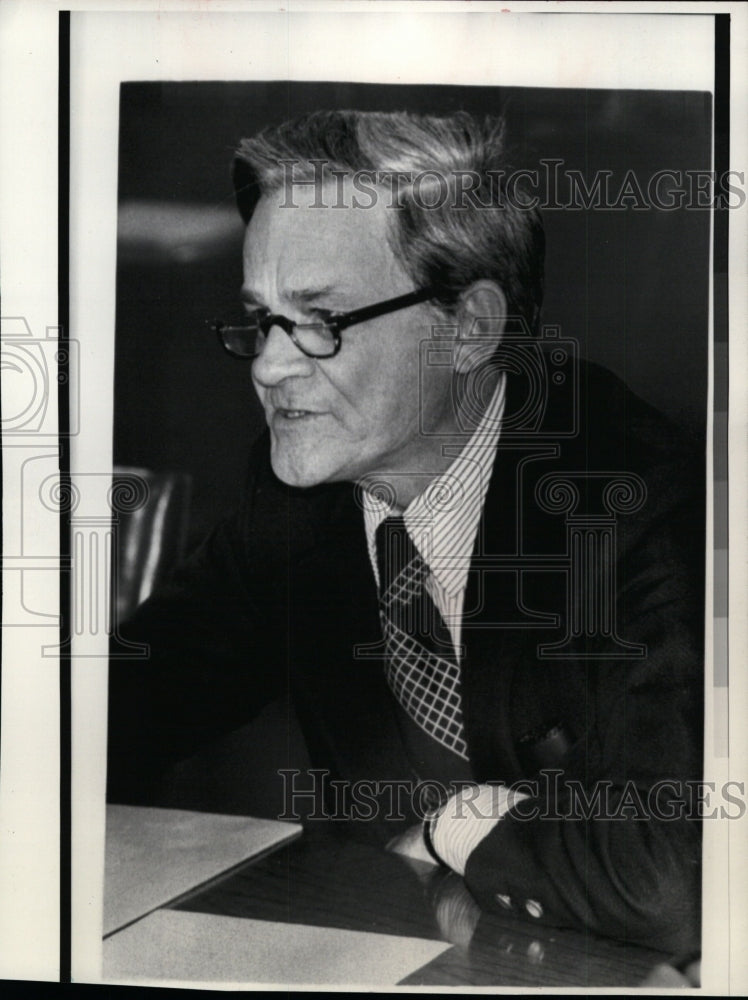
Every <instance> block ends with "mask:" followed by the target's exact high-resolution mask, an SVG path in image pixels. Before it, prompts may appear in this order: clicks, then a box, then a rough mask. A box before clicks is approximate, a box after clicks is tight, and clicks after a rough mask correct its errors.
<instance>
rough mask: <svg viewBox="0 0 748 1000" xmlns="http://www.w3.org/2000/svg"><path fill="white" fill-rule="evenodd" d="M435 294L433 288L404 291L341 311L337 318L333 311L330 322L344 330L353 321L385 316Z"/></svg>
mask: <svg viewBox="0 0 748 1000" xmlns="http://www.w3.org/2000/svg"><path fill="white" fill-rule="evenodd" d="M435 294H436V292H435V289H433V288H419V289H418V290H417V291H415V292H406V294H405V295H398V296H397V297H396V298H394V299H387V300H386V301H385V302H377V303H376V304H375V305H373V306H364V307H363V308H362V309H354V310H353V311H352V312H348V313H343V314H342V315H341V316H340V318H339V319H338V317H337V316H335V314H334V313H333V315H332V316H331V317H330V322H331V323H334V324H335V326H336V327H337V329H338V330H345V328H346V327H347V326H353V324H354V323H363V322H364V321H365V320H367V319H375V318H376V317H377V316H386V315H387V313H391V312H396V311H397V310H398V309H405V308H406V307H407V306H414V305H416V303H418V302H426V301H427V300H428V299H432V298H433V297H434V295H435Z"/></svg>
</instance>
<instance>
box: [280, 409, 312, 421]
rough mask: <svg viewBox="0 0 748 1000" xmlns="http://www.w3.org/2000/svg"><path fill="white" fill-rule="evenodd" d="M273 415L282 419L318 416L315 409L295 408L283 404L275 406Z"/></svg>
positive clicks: (301, 418)
mask: <svg viewBox="0 0 748 1000" xmlns="http://www.w3.org/2000/svg"><path fill="white" fill-rule="evenodd" d="M274 416H278V417H281V418H282V419H283V420H303V419H304V417H316V416H319V414H318V413H317V412H316V411H315V410H296V409H290V408H288V407H284V406H277V407H276V408H275V411H274Z"/></svg>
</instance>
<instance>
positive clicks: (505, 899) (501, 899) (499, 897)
mask: <svg viewBox="0 0 748 1000" xmlns="http://www.w3.org/2000/svg"><path fill="white" fill-rule="evenodd" d="M496 902H497V903H498V904H499V906H501V907H503V908H504V909H505V910H511V908H512V897H511V896H505V895H504V894H503V893H501V892H497V893H496Z"/></svg>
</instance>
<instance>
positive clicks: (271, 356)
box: [252, 326, 314, 386]
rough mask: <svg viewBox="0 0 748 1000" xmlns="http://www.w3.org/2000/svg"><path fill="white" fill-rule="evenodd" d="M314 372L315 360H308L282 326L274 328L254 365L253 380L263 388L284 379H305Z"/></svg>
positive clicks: (269, 332)
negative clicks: (293, 377) (294, 377)
mask: <svg viewBox="0 0 748 1000" xmlns="http://www.w3.org/2000/svg"><path fill="white" fill-rule="evenodd" d="M313 372H314V359H313V358H308V357H307V356H306V354H304V352H303V351H300V350H299V348H298V347H297V346H296V344H294V342H293V341H292V340H291V338H290V337H289V335H288V334H287V333H286V331H285V330H284V329H283V328H282V327H280V326H272V327H271V328H270V330H269V331H268V334H267V337H266V338H265V344H264V346H263V348H262V352H261V353H260V354H259V355H258V357H257V358H255V361H254V363H253V365H252V376H253V378H254V379H255V380H256V381H257V382H259V383H260V385H263V386H272V385H277V383H278V382H282V381H283V379H286V378H291V377H292V376H296V377H299V378H305V377H308V376H310V375H311V374H313Z"/></svg>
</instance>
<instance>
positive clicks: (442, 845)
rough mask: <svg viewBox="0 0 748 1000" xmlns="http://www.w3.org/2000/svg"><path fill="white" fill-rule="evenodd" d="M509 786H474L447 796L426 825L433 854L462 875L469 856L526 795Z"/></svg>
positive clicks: (427, 842) (425, 831) (425, 833)
mask: <svg viewBox="0 0 748 1000" xmlns="http://www.w3.org/2000/svg"><path fill="white" fill-rule="evenodd" d="M526 797H527V796H526V795H523V794H521V793H518V792H512V791H511V790H510V789H508V788H507V787H506V786H505V785H472V786H470V787H468V788H464V789H462V790H461V791H459V792H457V793H456V794H455V795H453V796H452V797H451V798H449V799H447V801H446V803H445V804H444V805H442V806H441V807H440V808H439V810H438V811H437V812H436V814H435V815H433V816H431V817H430V819H429V824H428V830H426V825H425V824H424V840H425V841H426V837H427V836H428V837H429V838H430V848H429V841H426V846H427V848H429V849H430V851H432V852H433V856H434V857H435V858H437V859H438V860H439V861H440V862H441V863H442V864H446V865H447V866H448V867H449V868H451V869H452V870H453V871H455V872H457V873H458V874H459V875H464V874H465V867H466V865H467V861H468V858H469V857H470V855H471V854H472V852H473V851H474V850H475V848H476V847H477V846H478V844H479V843H480V842H481V841H482V840H484V839H485V838H486V837H487V836H488V835H489V833H491V831H492V830H493V829H494V827H495V826H496V825H497V823H498V822H499V820H500V819H501V818H502V817H503V816H504V815H505V813H507V812H508V811H509V809H511V807H512V806H513V805H514V803H515V802H517V801H519V800H520V799H523V798H526Z"/></svg>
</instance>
